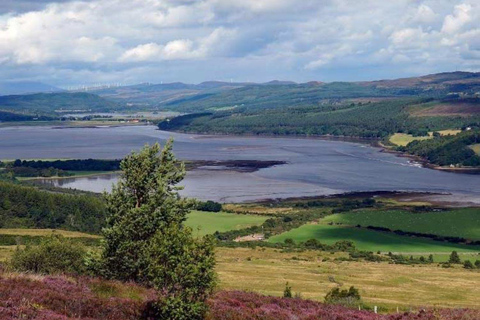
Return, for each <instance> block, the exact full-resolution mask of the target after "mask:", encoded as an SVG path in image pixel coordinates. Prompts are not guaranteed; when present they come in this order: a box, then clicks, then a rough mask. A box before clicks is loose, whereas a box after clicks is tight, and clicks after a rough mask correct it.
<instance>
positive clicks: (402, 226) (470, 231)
mask: <svg viewBox="0 0 480 320" xmlns="http://www.w3.org/2000/svg"><path fill="white" fill-rule="evenodd" d="M323 221H324V222H325V223H328V222H335V223H342V224H346V225H351V226H356V225H361V226H364V227H367V226H374V227H384V228H389V229H392V230H402V231H410V232H420V233H430V234H436V235H442V236H454V237H463V238H467V239H471V240H480V209H479V208H468V209H456V210H452V211H444V212H422V213H412V212H409V211H402V210H388V211H382V210H359V211H356V212H352V213H342V214H334V215H331V216H328V217H326V218H325V219H324V220H323Z"/></svg>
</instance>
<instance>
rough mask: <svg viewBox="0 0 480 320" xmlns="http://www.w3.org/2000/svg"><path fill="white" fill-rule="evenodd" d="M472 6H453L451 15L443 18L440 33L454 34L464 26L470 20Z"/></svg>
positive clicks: (463, 4)
mask: <svg viewBox="0 0 480 320" xmlns="http://www.w3.org/2000/svg"><path fill="white" fill-rule="evenodd" d="M471 10H472V6H471V5H469V4H466V3H462V4H459V5H456V6H455V10H454V12H453V14H450V15H448V16H446V17H445V20H444V22H443V27H442V32H446V33H454V32H457V31H459V30H460V29H461V28H462V27H463V26H464V25H465V24H467V23H468V22H470V21H471V20H472V17H471V16H470V12H471Z"/></svg>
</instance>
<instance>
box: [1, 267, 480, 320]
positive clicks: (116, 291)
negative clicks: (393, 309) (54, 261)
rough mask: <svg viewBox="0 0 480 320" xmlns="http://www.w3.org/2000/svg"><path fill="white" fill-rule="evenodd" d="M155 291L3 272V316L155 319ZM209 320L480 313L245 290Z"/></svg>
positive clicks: (225, 297) (421, 318) (218, 301)
mask: <svg viewBox="0 0 480 320" xmlns="http://www.w3.org/2000/svg"><path fill="white" fill-rule="evenodd" d="M153 299H155V293H154V292H153V291H152V290H149V289H146V288H143V287H141V286H138V285H134V284H123V283H120V282H115V281H105V280H101V279H96V278H69V277H64V276H49V277H42V276H38V275H26V274H12V273H0V318H1V319H3V320H13V319H37V320H47V319H48V320H68V319H85V320H87V319H88V320H92V319H102V320H126V319H132V320H133V319H153V318H149V316H148V310H149V308H148V307H149V302H150V301H152V300H153ZM208 304H209V306H210V312H209V314H208V315H207V319H208V320H240V319H241V320H254V319H264V320H290V319H298V320H307V319H322V320H351V319H357V320H408V319H416V320H430V319H437V320H453V319H458V320H460V319H478V318H479V317H480V311H479V310H468V309H435V310H433V309H432V310H430V309H428V310H422V311H412V312H401V313H397V314H385V315H379V314H375V313H373V312H371V311H359V310H356V309H347V308H344V307H341V306H335V305H326V304H322V303H318V302H314V301H309V300H302V299H292V298H274V297H268V296H263V295H259V294H255V293H247V292H241V291H220V292H217V293H216V294H215V295H214V296H213V297H212V298H211V299H210V300H209V302H208Z"/></svg>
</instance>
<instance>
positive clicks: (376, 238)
mask: <svg viewBox="0 0 480 320" xmlns="http://www.w3.org/2000/svg"><path fill="white" fill-rule="evenodd" d="M288 238H291V239H293V240H295V241H296V242H304V241H306V240H308V239H312V238H314V239H317V240H319V241H320V242H322V243H326V244H333V243H335V242H337V241H341V240H349V241H352V242H354V243H355V246H356V247H357V248H358V249H360V250H366V251H382V252H389V251H391V252H402V253H403V252H405V253H407V252H423V253H430V252H432V253H435V252H444V253H447V252H451V251H453V250H456V251H459V252H480V246H466V245H456V244H450V243H446V242H440V241H434V240H429V239H421V238H413V237H406V236H399V235H396V234H391V233H385V232H377V231H371V230H365V229H358V228H354V227H344V226H330V225H324V224H306V225H303V226H301V227H299V228H297V229H293V230H290V231H288V232H285V233H282V234H280V235H277V236H273V237H271V238H270V239H268V241H269V242H283V241H285V239H288Z"/></svg>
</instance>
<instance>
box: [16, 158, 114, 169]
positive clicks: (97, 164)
mask: <svg viewBox="0 0 480 320" xmlns="http://www.w3.org/2000/svg"><path fill="white" fill-rule="evenodd" d="M120 161H121V160H101V159H75V160H53V161H47V160H20V159H17V160H15V161H14V162H13V163H12V164H11V166H12V167H29V168H35V169H48V168H55V169H60V170H66V171H67V170H68V171H115V170H119V169H120Z"/></svg>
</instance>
